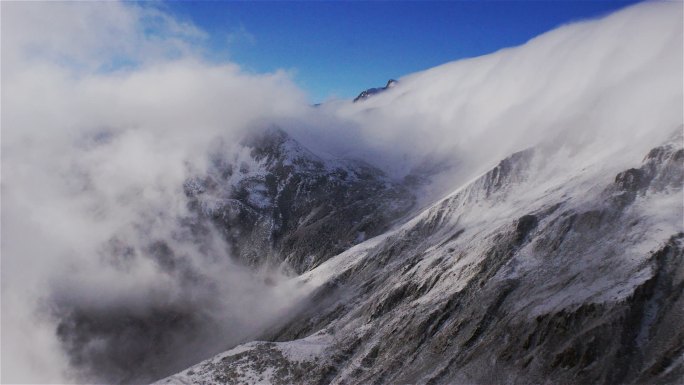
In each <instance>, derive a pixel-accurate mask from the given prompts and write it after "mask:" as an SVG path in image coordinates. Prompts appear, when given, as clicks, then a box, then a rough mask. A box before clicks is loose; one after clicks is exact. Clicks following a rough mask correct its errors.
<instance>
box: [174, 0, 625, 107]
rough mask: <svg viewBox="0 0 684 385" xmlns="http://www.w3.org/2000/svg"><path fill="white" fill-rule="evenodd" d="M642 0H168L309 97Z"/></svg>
mask: <svg viewBox="0 0 684 385" xmlns="http://www.w3.org/2000/svg"><path fill="white" fill-rule="evenodd" d="M634 2H636V1H551V0H548V1H486V2H477V1H454V2H377V1H373V2H223V1H204V2H168V3H162V5H161V7H162V8H164V9H165V10H166V11H168V12H170V13H172V14H173V15H174V16H175V17H177V18H179V19H181V20H185V21H191V22H192V23H194V24H195V25H197V26H198V27H200V28H201V29H203V30H204V31H206V32H207V33H208V34H209V38H208V41H207V51H208V53H207V55H208V56H209V57H210V58H211V59H212V60H217V61H221V60H230V61H232V62H235V63H237V64H239V65H241V66H242V67H243V68H244V69H245V70H246V71H250V72H257V73H262V72H272V71H275V70H277V69H285V70H288V71H290V72H291V73H292V74H293V79H294V81H295V82H296V83H297V84H298V85H299V86H301V87H302V88H303V89H304V90H306V91H307V92H308V93H309V95H310V98H311V101H312V102H319V101H323V100H325V99H326V98H328V97H332V96H335V97H341V98H352V97H354V96H356V95H357V94H358V93H359V92H360V91H362V90H363V89H366V88H370V87H376V86H381V85H384V83H385V82H386V81H387V79H390V78H399V77H401V76H403V75H407V74H409V73H412V72H416V71H420V70H424V69H427V68H430V67H434V66H436V65H439V64H443V63H446V62H449V61H453V60H457V59H461V58H466V57H474V56H480V55H483V54H487V53H490V52H494V51H496V50H498V49H501V48H504V47H510V46H515V45H519V44H522V43H524V42H526V41H527V40H529V39H530V38H532V37H534V36H537V35H539V34H541V33H543V32H545V31H548V30H551V29H553V28H554V27H557V26H559V25H562V24H565V23H568V22H571V21H575V20H580V19H585V18H592V17H599V16H602V15H605V14H607V13H610V12H612V11H614V10H617V9H620V8H623V7H625V6H627V5H629V4H631V3H634Z"/></svg>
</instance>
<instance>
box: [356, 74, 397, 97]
mask: <svg viewBox="0 0 684 385" xmlns="http://www.w3.org/2000/svg"><path fill="white" fill-rule="evenodd" d="M397 83H398V82H397V81H396V80H394V79H390V80H388V81H387V84H385V86H384V87H378V88H369V89H367V90H365V91H361V93H360V94H359V96H357V97H355V98H354V103H356V102H359V101H364V100H366V99H368V98H369V97H371V96H373V95H375V94H379V93H381V92H383V91H387V90H388V89H390V88H392V87H394V86H396V85H397Z"/></svg>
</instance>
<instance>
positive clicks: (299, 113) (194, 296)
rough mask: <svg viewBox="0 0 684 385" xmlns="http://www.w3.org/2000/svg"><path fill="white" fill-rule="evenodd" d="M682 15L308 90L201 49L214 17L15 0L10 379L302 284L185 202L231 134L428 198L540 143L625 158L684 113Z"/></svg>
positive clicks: (111, 363) (6, 32)
mask: <svg viewBox="0 0 684 385" xmlns="http://www.w3.org/2000/svg"><path fill="white" fill-rule="evenodd" d="M681 14H682V4H681V3H678V2H663V3H655V2H654V3H643V4H638V5H636V6H633V7H630V8H627V9H625V10H623V11H620V12H617V13H615V14H613V15H609V16H608V17H606V18H604V19H600V20H593V21H584V22H580V23H575V24H570V25H567V26H563V27H561V28H559V29H557V30H554V31H551V32H549V33H547V34H544V35H542V36H539V37H537V38H535V39H533V40H531V41H530V42H528V43H527V44H525V45H523V46H521V47H516V48H511V49H505V50H502V51H499V52H496V53H493V54H491V55H487V56H483V57H479V58H473V59H468V60H462V61H458V62H453V63H448V64H445V65H443V66H440V67H436V68H433V69H429V70H426V71H423V72H420V73H416V74H411V75H407V76H405V77H403V78H400V79H399V84H398V85H397V86H396V87H394V88H392V89H390V90H388V91H386V92H384V93H382V94H378V95H375V96H373V97H371V98H369V99H367V100H365V101H362V102H359V103H352V102H351V101H346V100H330V101H327V102H326V103H324V104H323V105H321V106H320V107H312V106H311V105H310V103H309V101H308V100H307V95H306V94H305V92H304V91H302V90H301V89H299V88H298V87H297V86H296V85H295V84H294V82H293V81H292V79H291V78H290V75H289V74H288V73H287V72H286V71H279V72H275V73H268V74H252V73H248V72H246V71H244V70H242V69H241V68H240V67H239V66H238V65H236V64H234V63H229V62H227V63H225V62H223V63H216V62H211V61H208V60H206V59H205V58H204V52H203V48H202V47H203V41H204V40H205V39H206V38H207V36H206V33H204V32H203V31H201V30H200V29H198V28H197V27H195V26H193V25H191V24H188V23H185V22H180V21H178V20H175V19H173V17H171V16H170V15H167V14H165V13H164V12H163V11H162V10H160V9H157V8H155V7H153V6H140V5H135V4H131V3H113V2H112V3H110V2H107V3H3V4H2V95H3V98H2V122H1V123H2V143H1V146H2V184H1V193H2V211H1V216H2V218H1V219H2V234H1V236H2V250H1V253H2V272H1V274H2V357H3V365H2V382H6V383H68V382H93V381H95V382H130V381H132V380H136V381H149V380H154V379H157V378H159V377H160V376H163V375H167V374H171V373H172V372H173V371H174V370H181V369H183V368H185V367H187V366H188V365H190V364H193V363H195V362H197V361H199V360H201V359H203V358H206V357H208V356H209V355H211V354H213V353H216V352H218V351H221V350H225V349H227V348H230V347H232V346H233V345H235V344H236V343H239V342H241V341H246V340H249V339H250V338H255V337H256V336H257V335H259V333H260V332H263V331H264V330H265V328H267V327H268V326H269V325H271V324H272V323H273V322H275V321H277V320H278V319H279V318H281V317H283V315H285V314H287V312H288V310H289V309H290V308H291V307H292V306H293V305H294V304H296V303H297V301H298V300H299V299H300V298H302V296H303V295H304V294H305V293H306V288H302V287H299V286H297V285H295V284H294V283H293V280H292V279H291V277H288V276H287V275H286V274H284V273H282V272H280V271H278V270H272V269H269V270H263V269H262V270H254V269H251V268H248V267H245V266H241V265H240V264H239V263H237V262H235V261H234V260H233V259H231V258H230V245H228V244H226V241H225V240H224V239H223V237H221V236H220V234H219V233H218V231H217V229H215V228H213V227H212V226H211V225H209V224H206V223H203V222H202V220H201V219H200V218H198V217H197V215H196V213H193V212H192V211H191V210H189V209H188V205H187V197H186V195H185V194H184V192H183V183H184V182H185V181H186V180H187V179H188V178H191V177H193V176H195V175H201V174H203V173H205V172H206V171H207V169H208V167H210V165H209V154H210V153H211V152H212V151H215V149H216V144H217V143H226V144H227V145H226V146H224V147H225V152H227V153H226V154H225V156H226V157H228V156H230V154H228V153H229V152H230V151H234V150H233V149H236V150H235V151H239V148H238V147H239V146H233V144H237V143H238V142H239V141H240V139H241V138H242V137H243V136H245V135H247V134H249V133H250V132H252V131H253V130H257V129H260V128H263V127H270V126H278V127H281V128H283V129H285V130H286V131H287V132H289V133H290V134H291V135H293V136H294V137H295V138H296V139H298V140H299V141H300V142H302V143H303V144H304V145H305V146H307V147H308V148H310V149H312V150H313V151H314V152H316V153H318V154H322V155H324V156H327V157H331V158H355V159H362V160H365V161H367V162H369V163H371V164H373V165H376V166H377V167H379V168H381V169H382V170H383V171H385V172H386V173H387V174H388V175H390V176H391V177H392V178H394V179H396V180H401V179H402V178H404V177H406V176H407V175H411V174H424V175H427V176H429V177H430V179H429V182H426V185H425V186H423V187H424V189H425V190H424V191H425V192H424V194H425V196H424V197H423V199H424V200H425V201H426V202H429V201H430V200H432V199H435V198H437V197H439V196H440V195H442V194H446V193H448V192H450V191H452V190H455V189H457V188H458V187H460V186H462V185H463V184H464V183H466V182H467V181H468V180H470V179H472V178H473V177H475V176H477V175H478V174H479V173H482V172H484V171H486V170H487V169H488V168H490V167H491V166H492V165H494V164H496V162H498V161H499V160H500V159H502V158H503V157H505V156H507V155H509V154H510V153H512V152H514V151H518V150H521V149H524V148H529V147H534V146H537V147H541V148H544V149H545V151H546V154H547V156H548V159H555V160H556V162H553V163H554V164H555V165H556V166H555V167H557V172H567V171H568V170H569V169H570V168H572V169H582V168H583V167H586V166H587V165H589V164H591V163H596V162H599V163H600V162H601V160H602V159H606V158H607V157H611V158H617V159H620V160H619V161H616V162H614V163H613V164H614V165H615V167H621V166H622V164H629V162H631V161H633V158H634V156H635V154H644V153H645V152H647V151H648V149H650V148H651V147H653V146H654V145H657V144H659V143H660V142H661V141H662V140H664V139H665V138H666V137H668V136H669V135H671V134H672V133H673V132H677V131H681V124H682V104H683V103H684V101H683V97H682V88H681V85H682V83H683V79H682V68H683V63H682V45H683V41H682V18H681ZM369 86H372V85H369ZM359 91H361V90H359ZM222 148H223V147H222ZM639 156H643V155H639ZM549 163H552V162H550V161H549ZM140 362H144V365H142V367H143V368H144V372H142V371H141V372H133V373H131V372H130V371H126V370H125V368H127V367H128V366H130V364H131V363H140Z"/></svg>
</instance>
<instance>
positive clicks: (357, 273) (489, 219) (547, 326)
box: [158, 127, 684, 384]
mask: <svg viewBox="0 0 684 385" xmlns="http://www.w3.org/2000/svg"><path fill="white" fill-rule="evenodd" d="M681 129H682V127H678V128H677V130H676V131H679V132H680V131H681ZM644 155H645V157H644V158H643V160H642V161H641V162H639V159H634V160H633V161H634V162H633V167H631V168H628V169H624V170H622V171H620V172H618V173H616V174H614V175H608V174H606V172H605V167H598V168H595V169H593V170H590V169H585V170H578V172H577V173H573V174H563V175H555V176H554V177H549V174H548V173H547V171H548V170H549V166H548V163H547V162H544V160H545V158H546V157H547V155H545V154H544V153H542V152H541V151H539V150H538V149H528V150H524V151H521V152H518V153H515V154H512V155H511V156H509V157H507V158H505V159H503V160H502V161H501V162H500V163H499V164H498V165H496V167H494V168H492V169H490V170H489V171H487V172H486V173H484V174H483V175H481V176H480V177H478V178H476V179H475V180H473V181H472V182H471V183H468V184H467V185H465V186H463V187H462V188H459V189H458V190H456V191H454V192H453V193H452V194H451V195H449V196H448V197H446V198H444V199H442V200H440V201H438V202H436V203H435V204H434V205H433V206H432V207H430V208H428V209H426V210H424V211H423V212H421V213H419V214H418V215H416V216H415V217H413V218H411V219H410V220H408V221H406V222H405V224H403V225H402V226H399V227H397V228H395V229H393V230H391V231H389V232H386V233H384V234H382V235H380V236H377V237H375V238H373V239H369V240H367V241H365V242H363V243H361V244H358V245H356V246H354V247H352V248H350V249H348V250H347V251H345V252H343V253H341V254H339V255H337V256H335V257H333V258H331V259H329V260H328V261H326V262H324V263H323V264H321V265H319V266H317V267H316V268H314V269H311V270H309V271H307V272H306V273H304V274H302V275H300V276H299V277H297V278H296V279H297V280H298V281H299V282H301V283H302V284H308V285H310V286H311V293H310V294H309V296H308V297H307V299H306V300H304V302H303V303H302V304H301V305H300V306H299V308H298V309H299V311H297V312H295V313H294V314H293V315H292V316H291V318H290V319H289V320H287V322H284V323H283V325H282V326H280V327H276V328H274V329H272V330H270V331H269V332H267V333H265V334H264V335H263V336H262V337H263V341H256V342H250V343H247V344H244V345H240V346H238V347H235V348H234V349H231V350H229V351H226V352H224V353H221V354H219V355H217V356H215V357H213V358H210V359H208V360H206V361H203V362H201V363H199V364H197V365H195V366H193V367H191V368H189V369H187V370H185V371H182V372H180V373H178V374H176V375H174V376H171V377H169V378H166V379H164V380H161V381H159V382H158V384H187V383H202V384H219V383H243V382H244V383H273V384H289V383H303V384H321V383H332V384H369V383H375V384H381V383H382V384H385V383H387V384H394V383H425V384H453V383H521V384H522V383H541V382H553V383H621V384H622V383H677V382H678V381H680V380H681V379H682V378H684V350H683V349H684V343H683V342H684V330H683V329H682V328H681V326H680V325H682V323H683V322H684V313H682V311H681V310H682V309H683V308H684V297H683V296H682V293H683V292H684V264H683V263H682V258H684V233H683V232H682V226H681V209H682V204H681V202H682V200H683V199H684V196H683V195H682V183H683V175H684V149H683V148H682V136H681V134H679V135H677V134H675V136H674V137H673V138H672V139H670V140H668V141H667V142H665V143H663V144H662V145H661V146H658V147H656V148H653V149H652V150H651V151H649V152H648V153H646V154H644Z"/></svg>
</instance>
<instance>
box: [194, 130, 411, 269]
mask: <svg viewBox="0 0 684 385" xmlns="http://www.w3.org/2000/svg"><path fill="white" fill-rule="evenodd" d="M242 144H243V149H242V150H241V153H240V155H239V156H238V157H236V158H233V159H223V158H221V157H220V156H217V157H215V159H214V162H213V167H212V168H211V169H210V170H209V173H208V175H206V176H204V177H198V178H194V179H191V180H188V181H187V182H186V184H185V192H186V195H187V196H188V197H189V198H190V206H191V208H192V210H194V211H195V212H197V213H198V214H199V222H200V223H201V222H202V221H203V219H204V218H209V219H210V220H211V221H212V222H213V223H214V224H215V225H216V226H217V227H218V228H219V229H220V231H221V232H222V233H223V235H224V236H225V237H226V239H227V240H228V242H229V244H230V245H231V246H232V247H233V255H235V256H237V257H238V258H239V259H241V260H242V261H243V262H245V263H246V264H247V265H250V266H259V265H263V264H270V265H281V266H283V267H284V268H286V269H290V270H293V271H294V272H295V273H298V274H299V273H302V272H304V271H307V270H310V269H312V268H314V267H316V266H318V265H319V264H320V263H322V262H324V261H325V260H327V259H328V258H330V257H331V256H333V255H336V254H339V253H340V252H342V251H344V250H346V249H348V248H349V247H351V246H353V245H355V244H357V243H360V242H362V241H364V240H365V239H367V238H371V237H374V236H376V235H378V234H381V233H383V232H384V231H386V230H387V229H388V228H389V226H390V225H391V224H392V222H393V221H394V220H396V219H397V218H399V217H401V216H403V215H405V214H406V213H408V211H409V210H410V209H411V208H412V207H413V205H414V203H415V198H414V196H413V195H412V194H411V192H410V190H409V189H408V188H407V187H406V186H404V185H402V184H400V183H397V182H394V181H392V180H390V179H389V178H387V177H386V176H385V175H384V174H383V173H382V172H381V171H380V170H378V169H377V168H374V167H372V166H370V165H368V164H365V163H362V162H357V161H347V160H330V159H324V158H321V157H319V156H317V155H315V154H313V153H312V152H310V151H309V150H307V149H306V148H304V147H302V146H301V145H300V144H299V143H298V142H297V141H296V140H294V139H293V138H291V137H290V136H289V135H288V134H287V133H285V132H284V131H282V130H280V129H275V128H274V129H269V130H266V131H264V132H261V133H259V134H255V135H252V136H251V137H249V138H248V139H246V140H245V141H244V142H243V143H242Z"/></svg>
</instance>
